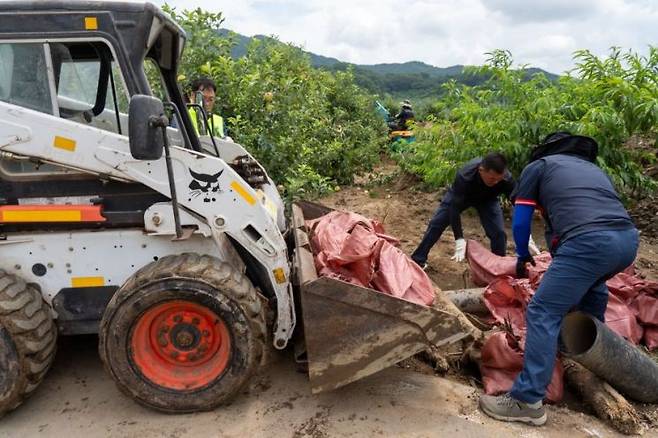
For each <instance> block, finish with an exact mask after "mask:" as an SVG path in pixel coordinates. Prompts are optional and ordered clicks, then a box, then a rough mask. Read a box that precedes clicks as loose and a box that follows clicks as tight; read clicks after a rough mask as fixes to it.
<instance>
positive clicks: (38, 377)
mask: <svg viewBox="0 0 658 438" xmlns="http://www.w3.org/2000/svg"><path fill="white" fill-rule="evenodd" d="M56 348H57V328H56V327H55V323H54V321H53V318H52V315H51V309H50V306H49V305H48V304H47V303H46V302H45V301H44V300H43V297H42V296H41V293H40V292H39V291H38V290H37V288H36V287H35V286H33V285H30V284H27V283H25V282H24V281H23V280H22V279H20V278H18V277H16V276H15V275H11V274H7V273H6V272H4V271H0V417H2V416H3V415H4V414H6V413H7V412H9V411H12V410H13V409H15V408H16V407H18V405H20V404H21V403H23V401H24V400H25V399H26V398H27V397H29V396H30V395H31V394H32V393H33V392H34V390H35V389H36V388H37V386H39V384H40V383H41V381H42V380H43V378H44V376H45V375H46V372H47V371H48V369H49V368H50V366H51V365H52V363H53V360H54V358H55V350H56Z"/></svg>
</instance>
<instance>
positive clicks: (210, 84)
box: [190, 77, 217, 93]
mask: <svg viewBox="0 0 658 438" xmlns="http://www.w3.org/2000/svg"><path fill="white" fill-rule="evenodd" d="M190 88H192V92H193V93H196V92H197V91H199V90H200V89H201V88H203V89H204V90H206V89H208V88H212V91H214V92H215V93H216V92H217V86H216V85H215V81H213V80H212V79H210V78H206V77H203V78H198V79H195V80H193V81H192V83H191V84H190Z"/></svg>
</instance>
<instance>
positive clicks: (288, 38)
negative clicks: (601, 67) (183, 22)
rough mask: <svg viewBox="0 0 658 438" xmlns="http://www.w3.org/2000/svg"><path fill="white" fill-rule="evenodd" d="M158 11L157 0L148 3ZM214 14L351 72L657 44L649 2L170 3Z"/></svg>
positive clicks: (544, 60) (551, 59) (565, 60)
mask: <svg viewBox="0 0 658 438" xmlns="http://www.w3.org/2000/svg"><path fill="white" fill-rule="evenodd" d="M156 3H159V4H162V3H163V1H162V0H160V1H156ZM169 4H171V5H173V6H176V7H177V8H178V9H185V8H187V9H191V8H195V7H197V6H198V7H201V8H203V9H206V10H212V11H221V12H223V14H224V16H225V17H226V22H225V26H226V27H227V28H229V29H232V30H234V31H236V32H239V33H242V34H245V35H254V34H264V35H277V36H278V37H279V38H280V39H281V40H282V41H285V42H292V43H294V44H296V45H302V46H303V47H304V48H305V49H307V50H309V51H312V52H314V53H317V54H320V55H324V56H331V57H334V58H338V59H340V60H343V61H348V62H354V63H359V64H374V63H380V62H405V61H413V60H417V61H423V62H426V63H428V64H432V65H437V66H441V67H445V66H449V65H454V64H480V63H482V62H483V61H484V60H485V58H486V56H485V54H484V53H485V52H487V51H491V50H493V49H508V50H510V51H511V52H512V53H513V55H514V59H515V61H516V62H517V63H518V64H529V65H532V66H536V67H541V68H544V69H546V70H549V71H552V72H556V73H559V72H562V71H564V70H567V69H570V68H572V67H573V60H572V53H573V51H575V50H577V49H585V48H586V49H590V50H592V52H594V53H596V54H598V55H604V54H605V53H607V51H608V48H609V47H610V46H613V45H616V46H621V47H624V48H626V49H633V50H636V51H640V52H642V53H645V52H646V50H647V46H648V45H649V44H653V45H656V44H658V26H657V25H656V23H658V2H656V1H655V0H537V1H528V0H407V1H404V2H401V1H399V0H395V1H393V0H361V1H356V0H333V1H313V0H307V1H303V0H280V1H267V0H230V1H229V0H169Z"/></svg>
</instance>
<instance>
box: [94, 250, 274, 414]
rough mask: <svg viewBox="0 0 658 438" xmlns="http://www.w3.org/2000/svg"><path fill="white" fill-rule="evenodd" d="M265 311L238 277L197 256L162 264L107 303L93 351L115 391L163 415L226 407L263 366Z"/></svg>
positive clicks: (145, 271)
mask: <svg viewBox="0 0 658 438" xmlns="http://www.w3.org/2000/svg"><path fill="white" fill-rule="evenodd" d="M265 310H266V309H265V306H264V305H263V303H262V301H261V298H260V296H259V295H258V293H257V291H256V289H255V288H254V286H253V285H252V284H251V282H250V281H249V279H247V278H246V276H245V275H244V274H242V273H241V272H238V271H236V270H235V269H234V268H233V267H232V266H231V265H229V264H228V263H225V262H221V261H220V260H218V259H216V258H214V257H210V256H201V255H197V254H182V255H174V256H167V257H163V258H161V259H160V260H158V261H156V262H153V263H150V264H148V265H147V266H145V267H144V268H142V269H140V270H139V271H138V272H136V273H135V274H134V275H133V276H132V277H130V278H129V279H128V280H127V281H126V283H125V284H124V285H123V286H122V287H121V289H119V291H117V293H116V294H115V295H114V297H113V298H112V300H111V301H110V303H109V305H108V307H107V309H106V310H105V314H104V315H103V319H102V321H101V326H100V333H99V336H100V343H99V351H100V356H101V359H102V360H103V362H104V364H105V368H106V369H107V371H108V372H109V373H110V375H111V376H112V378H113V379H114V380H115V382H116V384H117V386H118V387H119V389H121V391H123V392H124V393H126V394H128V395H129V396H130V397H132V398H134V399H135V400H136V401H138V402H139V403H141V404H143V405H145V406H148V407H151V408H154V409H157V410H160V411H164V412H169V413H185V412H195V411H204V410H210V409H213V408H215V407H216V406H218V405H220V404H222V403H224V402H227V401H229V400H231V398H232V397H234V396H235V395H236V394H237V393H238V392H239V391H240V390H241V389H242V388H243V387H244V386H245V384H246V383H247V382H248V381H249V379H250V378H251V377H252V376H253V375H254V374H255V373H256V372H257V371H258V370H259V368H260V366H261V365H262V364H264V361H265V353H266V345H265V342H266V338H267V326H266V323H265Z"/></svg>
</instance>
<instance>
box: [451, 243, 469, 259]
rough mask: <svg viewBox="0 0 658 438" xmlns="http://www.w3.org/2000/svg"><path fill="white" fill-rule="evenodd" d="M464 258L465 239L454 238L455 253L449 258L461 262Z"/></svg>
mask: <svg viewBox="0 0 658 438" xmlns="http://www.w3.org/2000/svg"><path fill="white" fill-rule="evenodd" d="M465 258H466V241H465V240H464V239H457V240H455V255H454V256H452V257H450V260H454V261H456V262H463V261H464V259H465Z"/></svg>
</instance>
